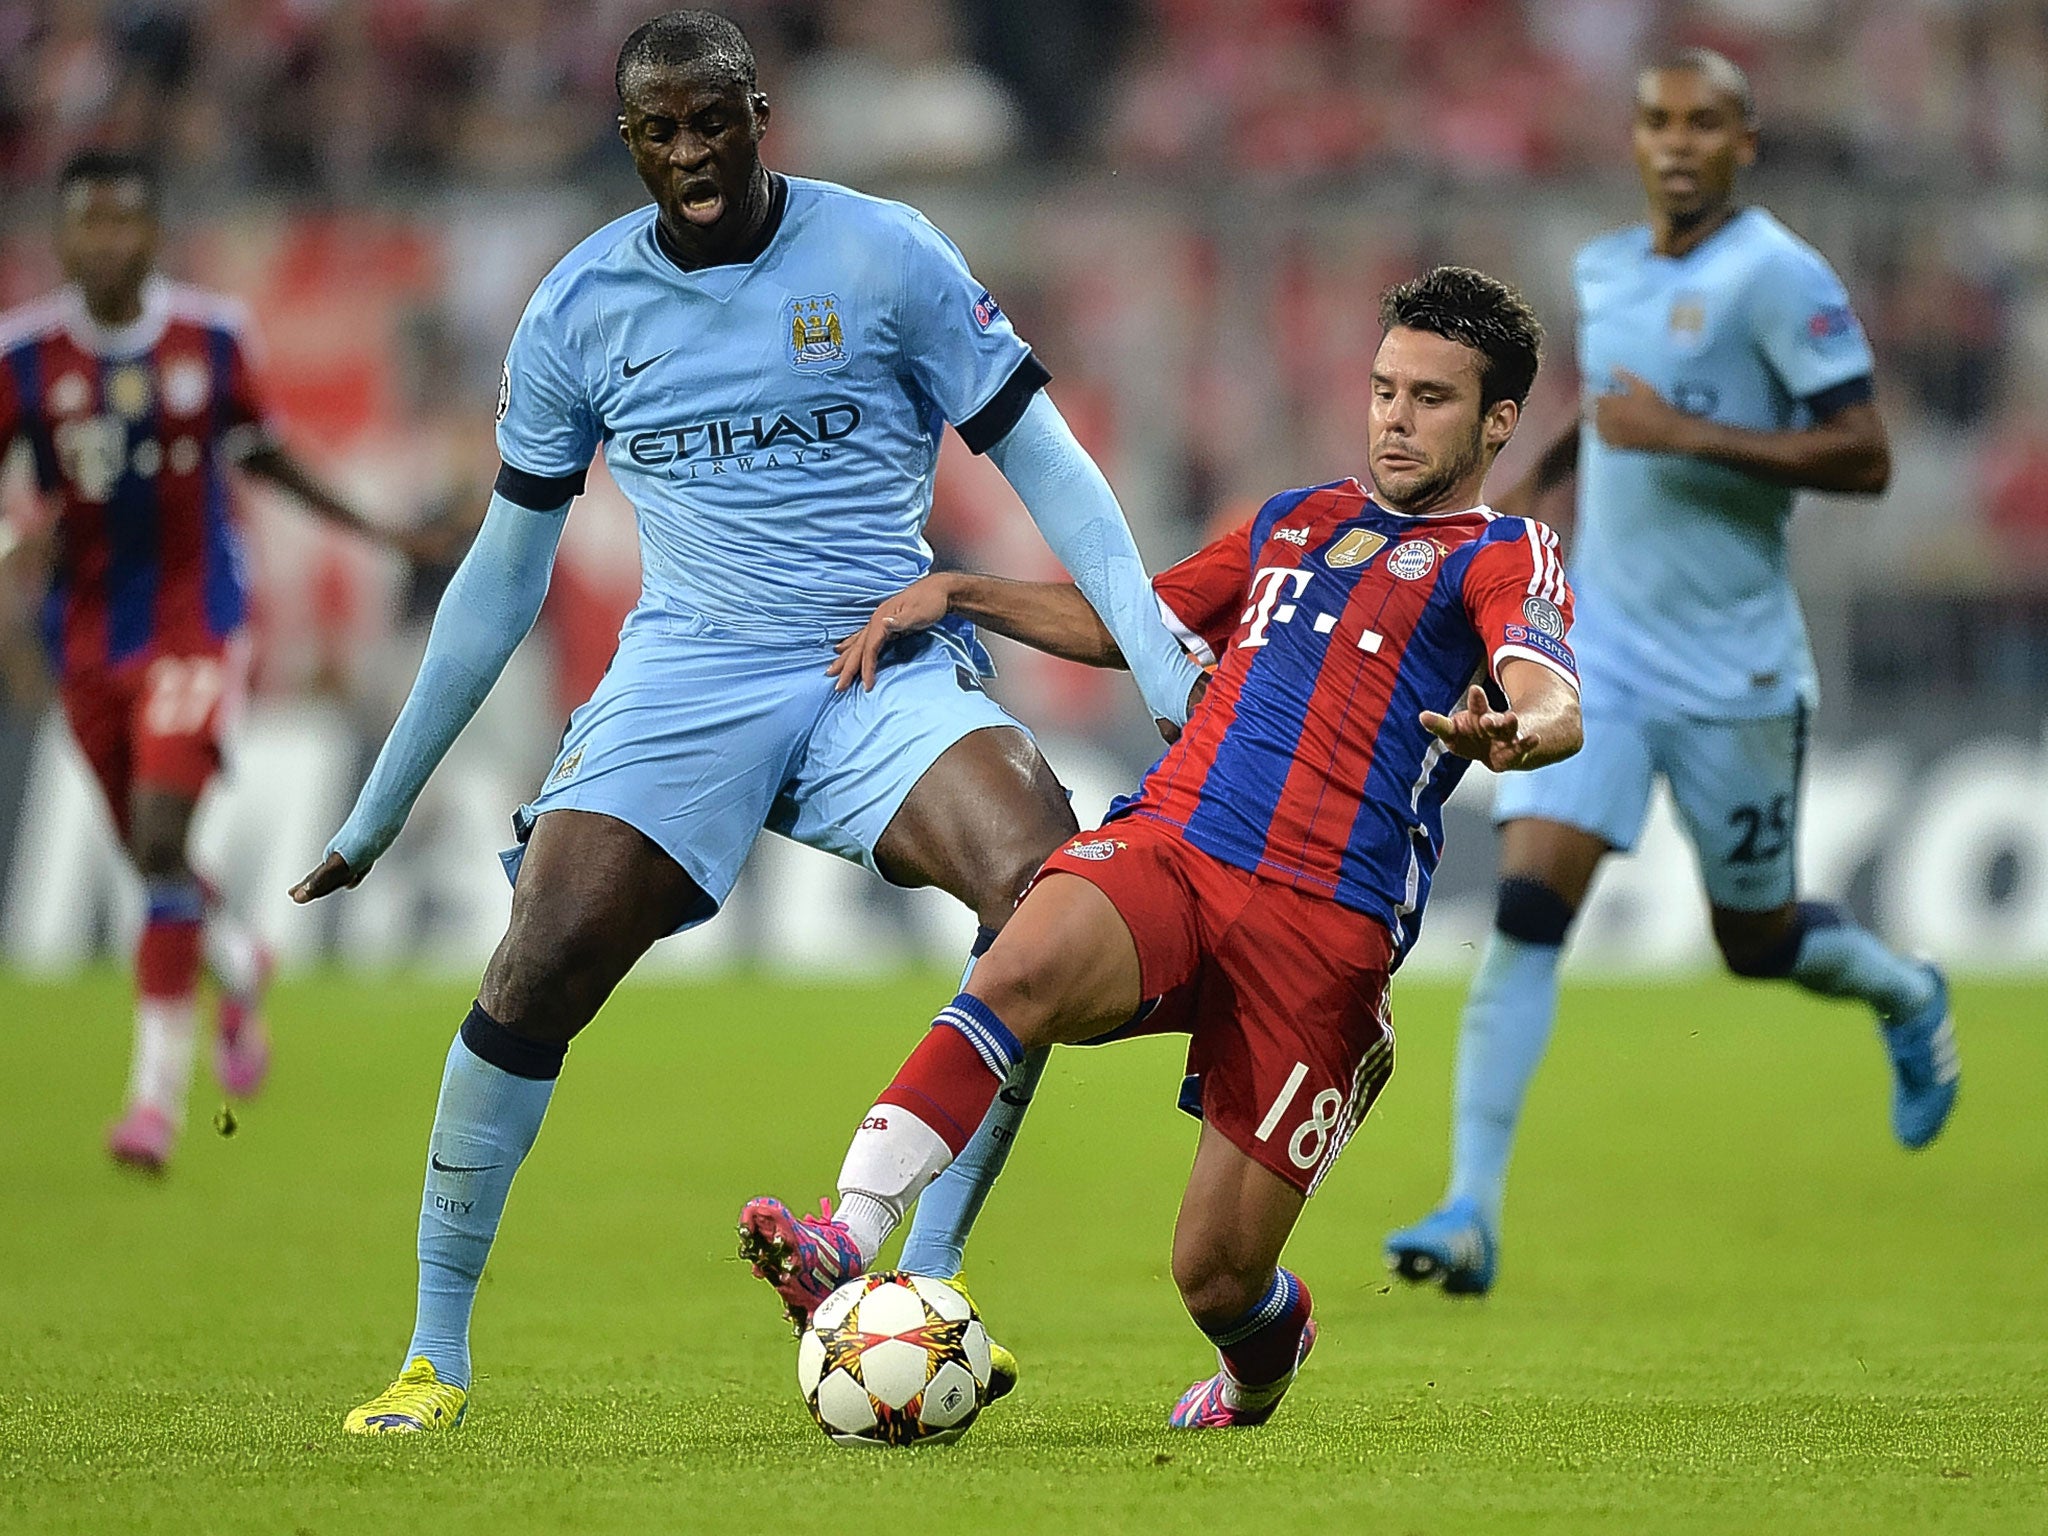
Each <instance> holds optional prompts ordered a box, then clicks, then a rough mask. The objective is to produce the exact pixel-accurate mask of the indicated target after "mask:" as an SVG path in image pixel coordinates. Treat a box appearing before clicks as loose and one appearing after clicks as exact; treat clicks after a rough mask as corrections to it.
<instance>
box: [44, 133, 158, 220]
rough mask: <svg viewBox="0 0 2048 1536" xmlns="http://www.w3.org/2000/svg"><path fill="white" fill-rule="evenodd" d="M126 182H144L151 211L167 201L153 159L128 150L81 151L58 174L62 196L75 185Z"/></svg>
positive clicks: (58, 184) (59, 191)
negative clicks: (164, 199)
mask: <svg viewBox="0 0 2048 1536" xmlns="http://www.w3.org/2000/svg"><path fill="white" fill-rule="evenodd" d="M123 181H132V182H135V183H137V184H138V185H140V186H141V188H142V196H143V201H144V203H145V205H146V206H147V207H148V209H149V211H150V212H151V213H155V212H156V211H157V207H158V205H159V204H160V203H161V202H162V201H163V179H162V177H161V176H160V175H159V174H158V172H157V168H156V166H155V164H154V163H153V162H151V161H149V160H146V159H144V158H143V157H142V156H141V155H138V154H136V153H135V152H134V151H132V150H126V149H81V150H80V151H78V153H77V154H75V155H73V156H72V157H71V158H70V159H69V160H66V161H65V162H64V168H63V169H62V170H60V171H59V172H58V173H57V196H58V197H59V198H60V199H61V198H62V197H64V195H65V194H66V193H68V192H69V191H70V190H71V189H72V188H73V187H79V186H107V185H110V184H112V183H116V182H123Z"/></svg>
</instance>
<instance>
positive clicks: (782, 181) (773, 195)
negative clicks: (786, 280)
mask: <svg viewBox="0 0 2048 1536" xmlns="http://www.w3.org/2000/svg"><path fill="white" fill-rule="evenodd" d="M788 214H789V178H788V177H787V176H785V175H783V174H782V173H781V172H780V171H770V172H769V173H768V217H767V219H766V220H764V221H763V222H762V225H761V233H760V234H759V235H758V236H756V237H755V239H754V243H753V244H752V245H750V246H748V247H747V248H746V249H745V250H742V251H740V252H739V253H738V254H737V255H735V256H734V257H733V258H732V260H730V261H717V262H712V263H710V264H709V265H707V266H702V267H686V266H684V265H683V264H682V263H681V262H680V261H677V260H676V258H675V256H674V254H673V253H671V252H670V250H669V248H668V242H667V241H665V240H664V239H662V236H661V212H660V210H659V209H656V210H655V215H654V248H655V249H656V250H657V251H660V252H661V254H662V256H663V257H664V258H665V259H666V260H667V262H668V264H669V265H670V266H671V267H674V268H675V269H676V271H678V272H680V273H682V274H683V276H685V277H701V276H703V275H704V274H705V273H707V272H720V271H724V270H725V269H727V268H731V267H749V266H752V265H753V264H754V263H755V262H757V261H759V260H760V259H761V258H762V257H763V256H764V255H766V254H767V252H768V247H769V246H771V245H773V244H774V243H775V237H776V235H778V234H780V233H781V231H782V221H783V219H784V218H786V217H787V216H788Z"/></svg>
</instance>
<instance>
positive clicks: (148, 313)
mask: <svg viewBox="0 0 2048 1536" xmlns="http://www.w3.org/2000/svg"><path fill="white" fill-rule="evenodd" d="M170 289H171V285H170V284H169V283H168V282H167V281H165V279H164V277H163V274H161V273H158V272H152V273H151V274H150V275H149V276H148V277H146V278H144V279H143V280H142V313H141V314H140V315H137V316H136V317H135V318H134V319H133V320H131V321H129V322H128V324H126V325H116V326H105V325H101V324H100V323H99V322H98V321H97V320H95V319H93V317H92V311H91V310H89V309H87V308H86V307H85V295H84V294H83V293H81V292H80V291H79V289H78V287H77V285H76V284H72V283H67V284H65V285H64V288H63V289H62V293H63V308H64V329H65V331H66V332H68V333H69V335H70V337H71V339H72V340H73V341H75V342H77V343H78V345H79V346H81V347H83V348H84V349H85V350H86V351H88V352H91V353H93V354H94V355H95V356H98V357H133V356H134V355H135V354H137V353H138V352H147V351H148V350H149V349H150V348H151V347H153V346H155V345H156V344H157V343H158V342H159V341H162V340H163V336H164V328H165V327H166V326H168V325H169V324H170V323H171V294H170Z"/></svg>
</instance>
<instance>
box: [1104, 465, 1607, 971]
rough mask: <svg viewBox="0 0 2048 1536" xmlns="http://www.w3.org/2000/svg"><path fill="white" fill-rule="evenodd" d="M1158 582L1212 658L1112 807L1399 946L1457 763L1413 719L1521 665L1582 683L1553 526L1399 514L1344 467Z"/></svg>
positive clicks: (1269, 506)
mask: <svg viewBox="0 0 2048 1536" xmlns="http://www.w3.org/2000/svg"><path fill="white" fill-rule="evenodd" d="M1153 587H1154V589H1155V590H1156V591H1157V593H1158V595H1159V600H1160V606H1161V608H1162V610H1163V611H1164V613H1165V616H1166V620H1167V623H1168V625H1169V627H1171V628H1172V629H1173V630H1174V631H1175V633H1177V634H1178V635H1179V636H1180V638H1181V641H1182V643H1183V644H1185V645H1186V646H1187V647H1188V648H1189V650H1190V651H1192V652H1193V653H1194V654H1195V656H1196V657H1197V659H1198V660H1201V661H1203V662H1204V663H1205V664H1208V663H1212V662H1213V664H1214V666H1215V671H1214V674H1213V676H1212V678H1211V680H1210V685H1209V691H1208V696H1207V697H1206V698H1205V699H1204V700H1203V702H1202V705H1201V707H1200V708H1199V709H1198V710H1197V711H1196V712H1195V716H1194V718H1193V719H1192V720H1191V721H1189V723H1188V726H1187V729H1186V731H1185V732H1184V733H1183V734H1182V736H1181V738H1180V740H1179V741H1178V742H1176V743H1175V744H1174V746H1173V747H1172V748H1171V749H1170V750H1169V751H1168V752H1167V753H1166V755H1165V756H1164V757H1162V758H1161V759H1160V760H1159V762H1158V763H1157V764H1155V765H1154V766H1153V768H1152V771H1151V772H1150V773H1149V774H1147V775H1146V778H1145V782H1144V784H1143V786H1142V787H1141V788H1140V790H1139V791H1138V793H1137V794H1136V795H1134V796H1132V797H1130V798H1129V799H1128V800H1123V801H1119V802H1118V804H1117V805H1116V806H1115V807H1113V808H1112V811H1111V815H1112V816H1116V815H1125V814H1136V815H1145V816H1154V817H1157V818H1159V819H1161V820H1163V821H1166V822H1169V823H1171V824H1172V825H1174V826H1176V827H1178V828H1180V829H1181V831H1182V833H1183V835H1184V836H1185V837H1186V838H1187V840H1188V841H1189V842H1190V843H1192V844H1194V846H1196V847H1197V848H1200V849H1201V850H1203V851H1204V852H1205V853H1208V854H1210V855H1211V856H1213V857H1215V858H1217V859H1221V860H1222V861H1223V862H1225V863H1226V864H1232V865H1235V866H1237V867H1238V868H1241V869H1247V870H1251V871H1252V872H1254V873H1256V874H1259V875H1262V876H1265V877H1267V878H1269V879H1274V880H1279V881H1282V882H1285V883H1287V884H1289V885H1293V886H1296V887H1298V888H1300V889H1302V890H1306V891H1312V892H1315V893H1317V894H1320V895H1323V896H1327V897H1329V898H1331V899H1332V900H1335V901H1337V902H1339V903H1341V904H1342V905H1344V906H1347V907H1351V908H1354V909H1356V910H1358V911H1361V912H1367V913H1370V914H1372V915H1373V916H1376V917H1378V918H1379V919H1380V920H1381V921H1383V922H1384V923H1386V925H1387V927H1388V930H1389V931H1390V932H1391V933H1392V935H1393V938H1394V943H1395V948H1396V954H1397V955H1400V954H1405V953H1406V952H1407V950H1408V948H1409V947H1410V946H1411V945H1412V944H1413V943H1414V941H1415V936H1416V934H1417V933H1418V932H1419V931H1420V921H1421V913H1422V906H1423V903H1424V901H1425V900H1426V899H1427V897H1428V894H1429V882H1430V877H1431V875H1432V874H1433V873H1434V871H1435V869H1436V864H1437V859H1438V857H1439V855H1440V853H1441V851H1442V848H1443V803H1444V800H1445V799H1446V798H1447V797H1448V796H1449V794H1450V792H1451V790H1452V789H1453V788H1454V787H1455V786H1456V784H1457V782H1458V780H1459V778H1460V777H1461V776H1462V774H1463V773H1464V770H1465V766H1466V764H1465V759H1463V758H1461V757H1457V756H1455V755H1454V754H1451V753H1448V752H1446V751H1445V750H1444V748H1443V745H1442V743H1440V742H1439V741H1438V740H1437V739H1436V738H1435V737H1434V736H1432V735H1431V734H1430V733H1429V732H1428V731H1427V730H1425V729H1424V728H1423V727H1422V725H1421V724H1420V722H1419V720H1418V718H1417V717H1418V716H1419V715H1420V714H1421V713H1422V711H1424V710H1426V709H1428V710H1436V711H1438V712H1440V713H1446V714H1448V713H1450V712H1451V711H1452V710H1453V709H1455V708H1456V707H1457V706H1458V705H1459V703H1460V702H1461V701H1462V699H1463V696H1464V693H1465V690H1466V688H1467V687H1468V686H1469V685H1470V684H1471V683H1473V682H1475V681H1484V680H1486V679H1489V678H1491V677H1494V676H1495V675H1496V674H1497V673H1498V671H1499V668H1500V666H1501V665H1502V663H1504V662H1506V661H1508V660H1510V659H1512V658H1520V659H1522V660H1525V661H1532V662H1535V663H1536V664H1538V665H1540V666H1544V667H1548V668H1550V669H1551V670H1552V671H1554V672H1556V673H1558V674H1559V675H1561V676H1563V677H1564V678H1566V679H1567V680H1569V681H1571V682H1572V684H1573V685H1574V686H1576V685H1577V681H1578V679H1577V666H1576V663H1575V662H1574V660H1573V658H1572V652H1571V648H1570V645H1569V643H1568V641H1567V638H1566V637H1567V634H1568V632H1569V630H1570V627H1571V614H1572V596H1571V590H1570V588H1569V587H1568V586H1567V585H1566V583H1565V578H1564V568H1563V565H1562V563H1561V562H1560V560H1559V558H1558V549H1557V536H1556V535H1555V534H1554V533H1552V532H1551V530H1550V529H1549V528H1547V527H1545V526H1544V525H1543V524H1541V523H1538V522H1534V521H1531V520H1526V519H1523V518H1517V517H1499V516H1496V515H1495V514H1494V513H1493V512H1491V511H1490V510H1488V509H1487V508H1484V507H1479V508H1474V509H1473V510H1471V511H1467V512H1458V513H1450V514H1445V515H1441V516H1431V517H1407V516H1403V515H1402V514H1400V513H1398V512H1390V511H1388V510H1387V509H1386V508H1384V507H1381V506H1379V505H1378V504H1377V503H1375V502H1374V501H1373V500H1372V498H1371V496H1370V495H1369V493H1368V492H1367V491H1366V490H1365V488H1364V487H1363V486H1361V485H1359V484H1358V482H1356V481H1355V480H1347V481H1343V482H1341V483H1339V484H1335V485H1324V486H1317V487H1315V488H1313V489H1310V490H1305V491H1288V492H1286V493H1285V494H1283V495H1279V496H1275V497H1274V498H1273V499H1272V500H1271V501H1268V502H1267V503H1266V504H1265V505H1264V506H1263V507H1261V508H1260V509H1259V512H1258V514H1257V515H1256V516H1255V517H1253V518H1252V519H1251V521H1250V522H1249V523H1247V524H1245V525H1244V526H1242V527H1240V528H1237V529H1235V530H1234V531H1232V532H1231V533H1228V534H1226V535H1224V536H1223V537H1222V538H1220V539H1218V540H1216V541H1215V542H1214V543H1213V544H1210V545H1209V546H1207V547H1206V548H1204V549H1202V550H1199V551H1197V552H1196V553H1195V554H1193V555H1191V556H1189V557H1188V558H1187V559H1186V560H1183V561H1182V562H1181V563H1180V564H1179V565H1176V566H1174V567H1173V568H1172V569H1170V570H1167V571H1162V572H1161V573H1160V574H1159V575H1158V577H1156V578H1155V579H1154V582H1153ZM1494 686H1495V687H1496V688H1497V683H1496V684H1494Z"/></svg>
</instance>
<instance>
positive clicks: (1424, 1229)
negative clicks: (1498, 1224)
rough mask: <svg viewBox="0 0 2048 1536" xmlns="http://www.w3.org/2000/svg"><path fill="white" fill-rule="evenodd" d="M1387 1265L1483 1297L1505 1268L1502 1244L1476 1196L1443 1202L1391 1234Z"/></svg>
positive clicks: (1451, 1292) (1422, 1281)
mask: <svg viewBox="0 0 2048 1536" xmlns="http://www.w3.org/2000/svg"><path fill="white" fill-rule="evenodd" d="M1386 1254H1387V1268H1389V1269H1391V1270H1392V1271H1393V1272H1394V1273H1395V1274H1397V1275H1399V1276H1400V1277H1401V1278H1402V1279H1403V1280H1412V1281H1414V1282H1415V1283H1416V1284H1418V1285H1440V1286H1442V1287H1443V1289H1444V1294H1445V1295H1447V1296H1484V1295H1485V1294H1486V1293H1487V1292H1488V1291H1490V1290H1492V1289H1493V1280H1494V1276H1495V1275H1496V1274H1497V1273H1498V1272H1499V1270H1500V1243H1499V1241H1498V1240H1497V1239H1496V1238H1495V1237H1494V1235H1493V1228H1492V1227H1491V1226H1489V1225H1488V1224H1487V1221H1486V1218H1485V1217H1484V1216H1483V1215H1481V1214H1480V1211H1479V1206H1478V1205H1477V1204H1476V1203H1475V1202H1474V1201H1471V1200H1453V1201H1451V1202H1450V1203H1449V1204H1447V1205H1441V1206H1438V1207H1437V1208H1436V1209H1435V1210H1433V1211H1431V1212H1430V1213H1429V1214H1428V1215H1427V1216H1425V1217H1423V1218H1422V1220H1420V1221H1418V1222H1417V1223H1415V1225H1414V1226H1412V1227H1403V1228H1401V1230H1400V1231H1398V1232H1390V1233H1388V1234H1387V1247H1386Z"/></svg>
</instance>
